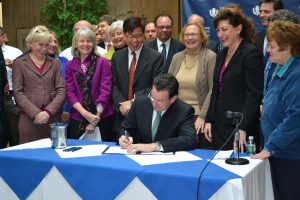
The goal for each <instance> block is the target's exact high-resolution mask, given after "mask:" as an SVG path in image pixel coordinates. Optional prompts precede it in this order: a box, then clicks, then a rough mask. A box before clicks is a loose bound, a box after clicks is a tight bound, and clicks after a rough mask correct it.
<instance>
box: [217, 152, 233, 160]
mask: <svg viewBox="0 0 300 200" xmlns="http://www.w3.org/2000/svg"><path fill="white" fill-rule="evenodd" d="M232 153H233V150H228V151H219V152H218V153H217V155H216V156H215V157H214V160H216V159H227V158H230V156H231V155H232Z"/></svg>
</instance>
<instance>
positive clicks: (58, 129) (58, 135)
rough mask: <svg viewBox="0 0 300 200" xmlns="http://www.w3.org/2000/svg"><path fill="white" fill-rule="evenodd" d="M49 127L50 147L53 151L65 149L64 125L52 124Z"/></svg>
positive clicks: (66, 125) (65, 126) (65, 129)
mask: <svg viewBox="0 0 300 200" xmlns="http://www.w3.org/2000/svg"><path fill="white" fill-rule="evenodd" d="M50 127H51V147H52V148H53V149H64V148H66V147H67V127H68V124H66V123H58V122H57V123H53V124H50Z"/></svg>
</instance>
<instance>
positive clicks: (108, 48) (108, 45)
mask: <svg viewBox="0 0 300 200" xmlns="http://www.w3.org/2000/svg"><path fill="white" fill-rule="evenodd" d="M110 47H111V44H110V43H108V44H107V51H109V50H110Z"/></svg>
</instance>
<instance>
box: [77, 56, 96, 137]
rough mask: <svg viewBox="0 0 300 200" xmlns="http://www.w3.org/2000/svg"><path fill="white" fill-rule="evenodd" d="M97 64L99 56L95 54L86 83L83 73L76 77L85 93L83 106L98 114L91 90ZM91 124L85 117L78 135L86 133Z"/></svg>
mask: <svg viewBox="0 0 300 200" xmlns="http://www.w3.org/2000/svg"><path fill="white" fill-rule="evenodd" d="M96 63H97V55H95V54H93V55H92V58H91V65H90V68H89V69H88V71H87V74H88V76H87V77H86V81H84V77H83V75H82V74H81V73H79V72H76V73H75V76H76V79H77V83H78V85H79V87H80V90H81V91H82V93H83V103H82V106H83V107H84V109H86V110H87V111H89V112H91V113H93V114H96V105H95V104H94V102H93V98H92V94H91V88H92V80H93V76H94V73H95V71H96ZM88 124H89V122H88V121H87V120H86V119H85V118H84V117H83V118H82V119H81V121H80V124H79V130H78V133H80V132H81V131H85V128H86V127H87V125H88Z"/></svg>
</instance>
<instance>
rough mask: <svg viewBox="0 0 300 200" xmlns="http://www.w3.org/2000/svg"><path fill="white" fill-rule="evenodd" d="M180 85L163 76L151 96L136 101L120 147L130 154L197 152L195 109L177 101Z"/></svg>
mask: <svg viewBox="0 0 300 200" xmlns="http://www.w3.org/2000/svg"><path fill="white" fill-rule="evenodd" d="M178 88H179V83H178V81H177V80H176V78H175V77H174V76H172V75H171V74H161V75H159V76H157V77H156V78H155V80H154V82H153V87H152V90H151V92H150V93H149V95H148V97H147V96H140V97H136V99H135V101H134V103H133V105H132V108H131V109H130V111H129V113H128V115H127V116H126V119H125V121H124V122H123V123H122V128H123V129H124V131H123V132H124V135H122V136H121V137H120V138H119V144H120V145H121V146H122V148H125V149H127V151H128V153H130V154H135V153H137V152H153V151H165V152H172V151H185V150H191V149H195V148H196V145H197V140H196V130H195V128H194V125H193V115H194V109H193V108H192V107H191V106H190V105H188V104H186V103H184V102H183V101H181V100H180V99H178V98H177V95H178Z"/></svg>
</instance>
